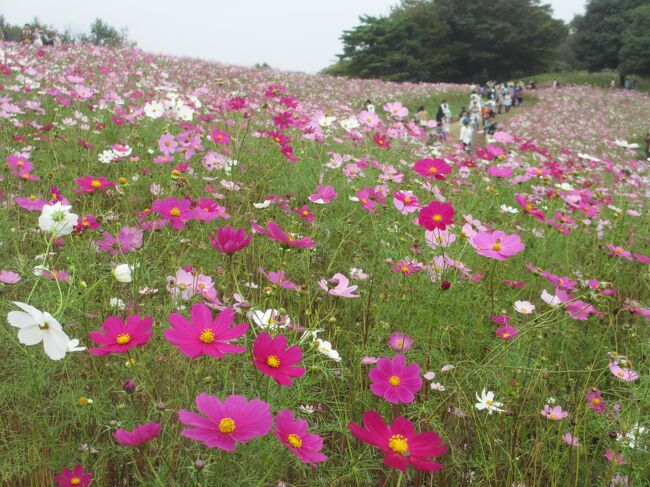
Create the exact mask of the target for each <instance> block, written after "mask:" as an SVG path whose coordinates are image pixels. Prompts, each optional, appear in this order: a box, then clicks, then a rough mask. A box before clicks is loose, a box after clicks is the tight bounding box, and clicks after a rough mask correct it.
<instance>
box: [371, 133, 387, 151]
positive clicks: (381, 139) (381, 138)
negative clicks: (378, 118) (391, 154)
mask: <svg viewBox="0 0 650 487" xmlns="http://www.w3.org/2000/svg"><path fill="white" fill-rule="evenodd" d="M373 140H374V141H375V145H376V146H377V147H382V148H384V149H388V148H389V147H390V140H389V139H388V136H387V135H385V134H380V133H378V132H376V133H375V136H374V137H373Z"/></svg>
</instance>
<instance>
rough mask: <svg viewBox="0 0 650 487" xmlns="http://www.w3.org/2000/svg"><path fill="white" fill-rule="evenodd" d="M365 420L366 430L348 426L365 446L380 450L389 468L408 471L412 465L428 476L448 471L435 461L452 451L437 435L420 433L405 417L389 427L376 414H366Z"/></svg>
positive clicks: (352, 424) (353, 424) (350, 424)
mask: <svg viewBox="0 0 650 487" xmlns="http://www.w3.org/2000/svg"><path fill="white" fill-rule="evenodd" d="M362 419H363V426H359V425H358V424H356V423H349V424H348V428H349V429H350V432H351V433H352V435H353V436H354V437H356V438H358V439H359V440H361V441H363V442H364V443H367V444H369V445H371V446H374V447H377V448H379V449H380V450H381V451H382V452H383V454H384V464H386V465H387V466H388V467H391V468H396V469H398V470H401V471H406V469H407V468H408V467H409V465H410V466H413V467H414V468H416V469H418V470H425V471H428V472H437V471H438V470H440V469H442V468H443V467H444V465H442V464H441V463H437V462H435V461H433V460H432V459H433V458H437V457H441V456H443V455H444V454H445V452H446V451H447V448H448V447H447V445H444V444H443V443H442V439H441V438H440V436H438V434H437V433H434V432H432V431H426V432H424V433H416V432H415V430H414V428H413V423H411V421H409V420H408V419H406V418H404V417H402V416H398V417H397V418H395V420H394V421H393V423H392V424H390V425H389V424H386V423H385V422H384V420H383V419H382V417H381V416H380V415H379V413H377V412H376V411H366V412H365V413H364V414H363V418H362Z"/></svg>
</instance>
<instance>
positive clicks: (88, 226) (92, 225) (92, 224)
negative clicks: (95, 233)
mask: <svg viewBox="0 0 650 487" xmlns="http://www.w3.org/2000/svg"><path fill="white" fill-rule="evenodd" d="M100 226H101V225H100V224H99V222H98V221H97V217H96V216H95V215H83V216H82V217H81V218H79V220H78V221H77V224H76V225H75V227H74V231H75V232H83V231H86V230H97V229H98V228H99V227H100Z"/></svg>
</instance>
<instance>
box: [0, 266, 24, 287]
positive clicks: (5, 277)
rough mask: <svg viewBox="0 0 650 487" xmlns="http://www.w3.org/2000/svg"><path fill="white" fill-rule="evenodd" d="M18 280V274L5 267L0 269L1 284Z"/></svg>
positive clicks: (14, 282) (13, 282)
mask: <svg viewBox="0 0 650 487" xmlns="http://www.w3.org/2000/svg"><path fill="white" fill-rule="evenodd" d="M18 281H20V274H16V273H15V272H13V271H8V270H5V269H3V270H1V271H0V282H1V283H2V284H16V283H17V282H18Z"/></svg>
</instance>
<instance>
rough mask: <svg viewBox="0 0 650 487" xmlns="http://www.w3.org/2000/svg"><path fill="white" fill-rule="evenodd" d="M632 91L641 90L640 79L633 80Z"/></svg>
mask: <svg viewBox="0 0 650 487" xmlns="http://www.w3.org/2000/svg"><path fill="white" fill-rule="evenodd" d="M632 89H633V90H638V89H639V79H638V78H634V79H633V80H632Z"/></svg>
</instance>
